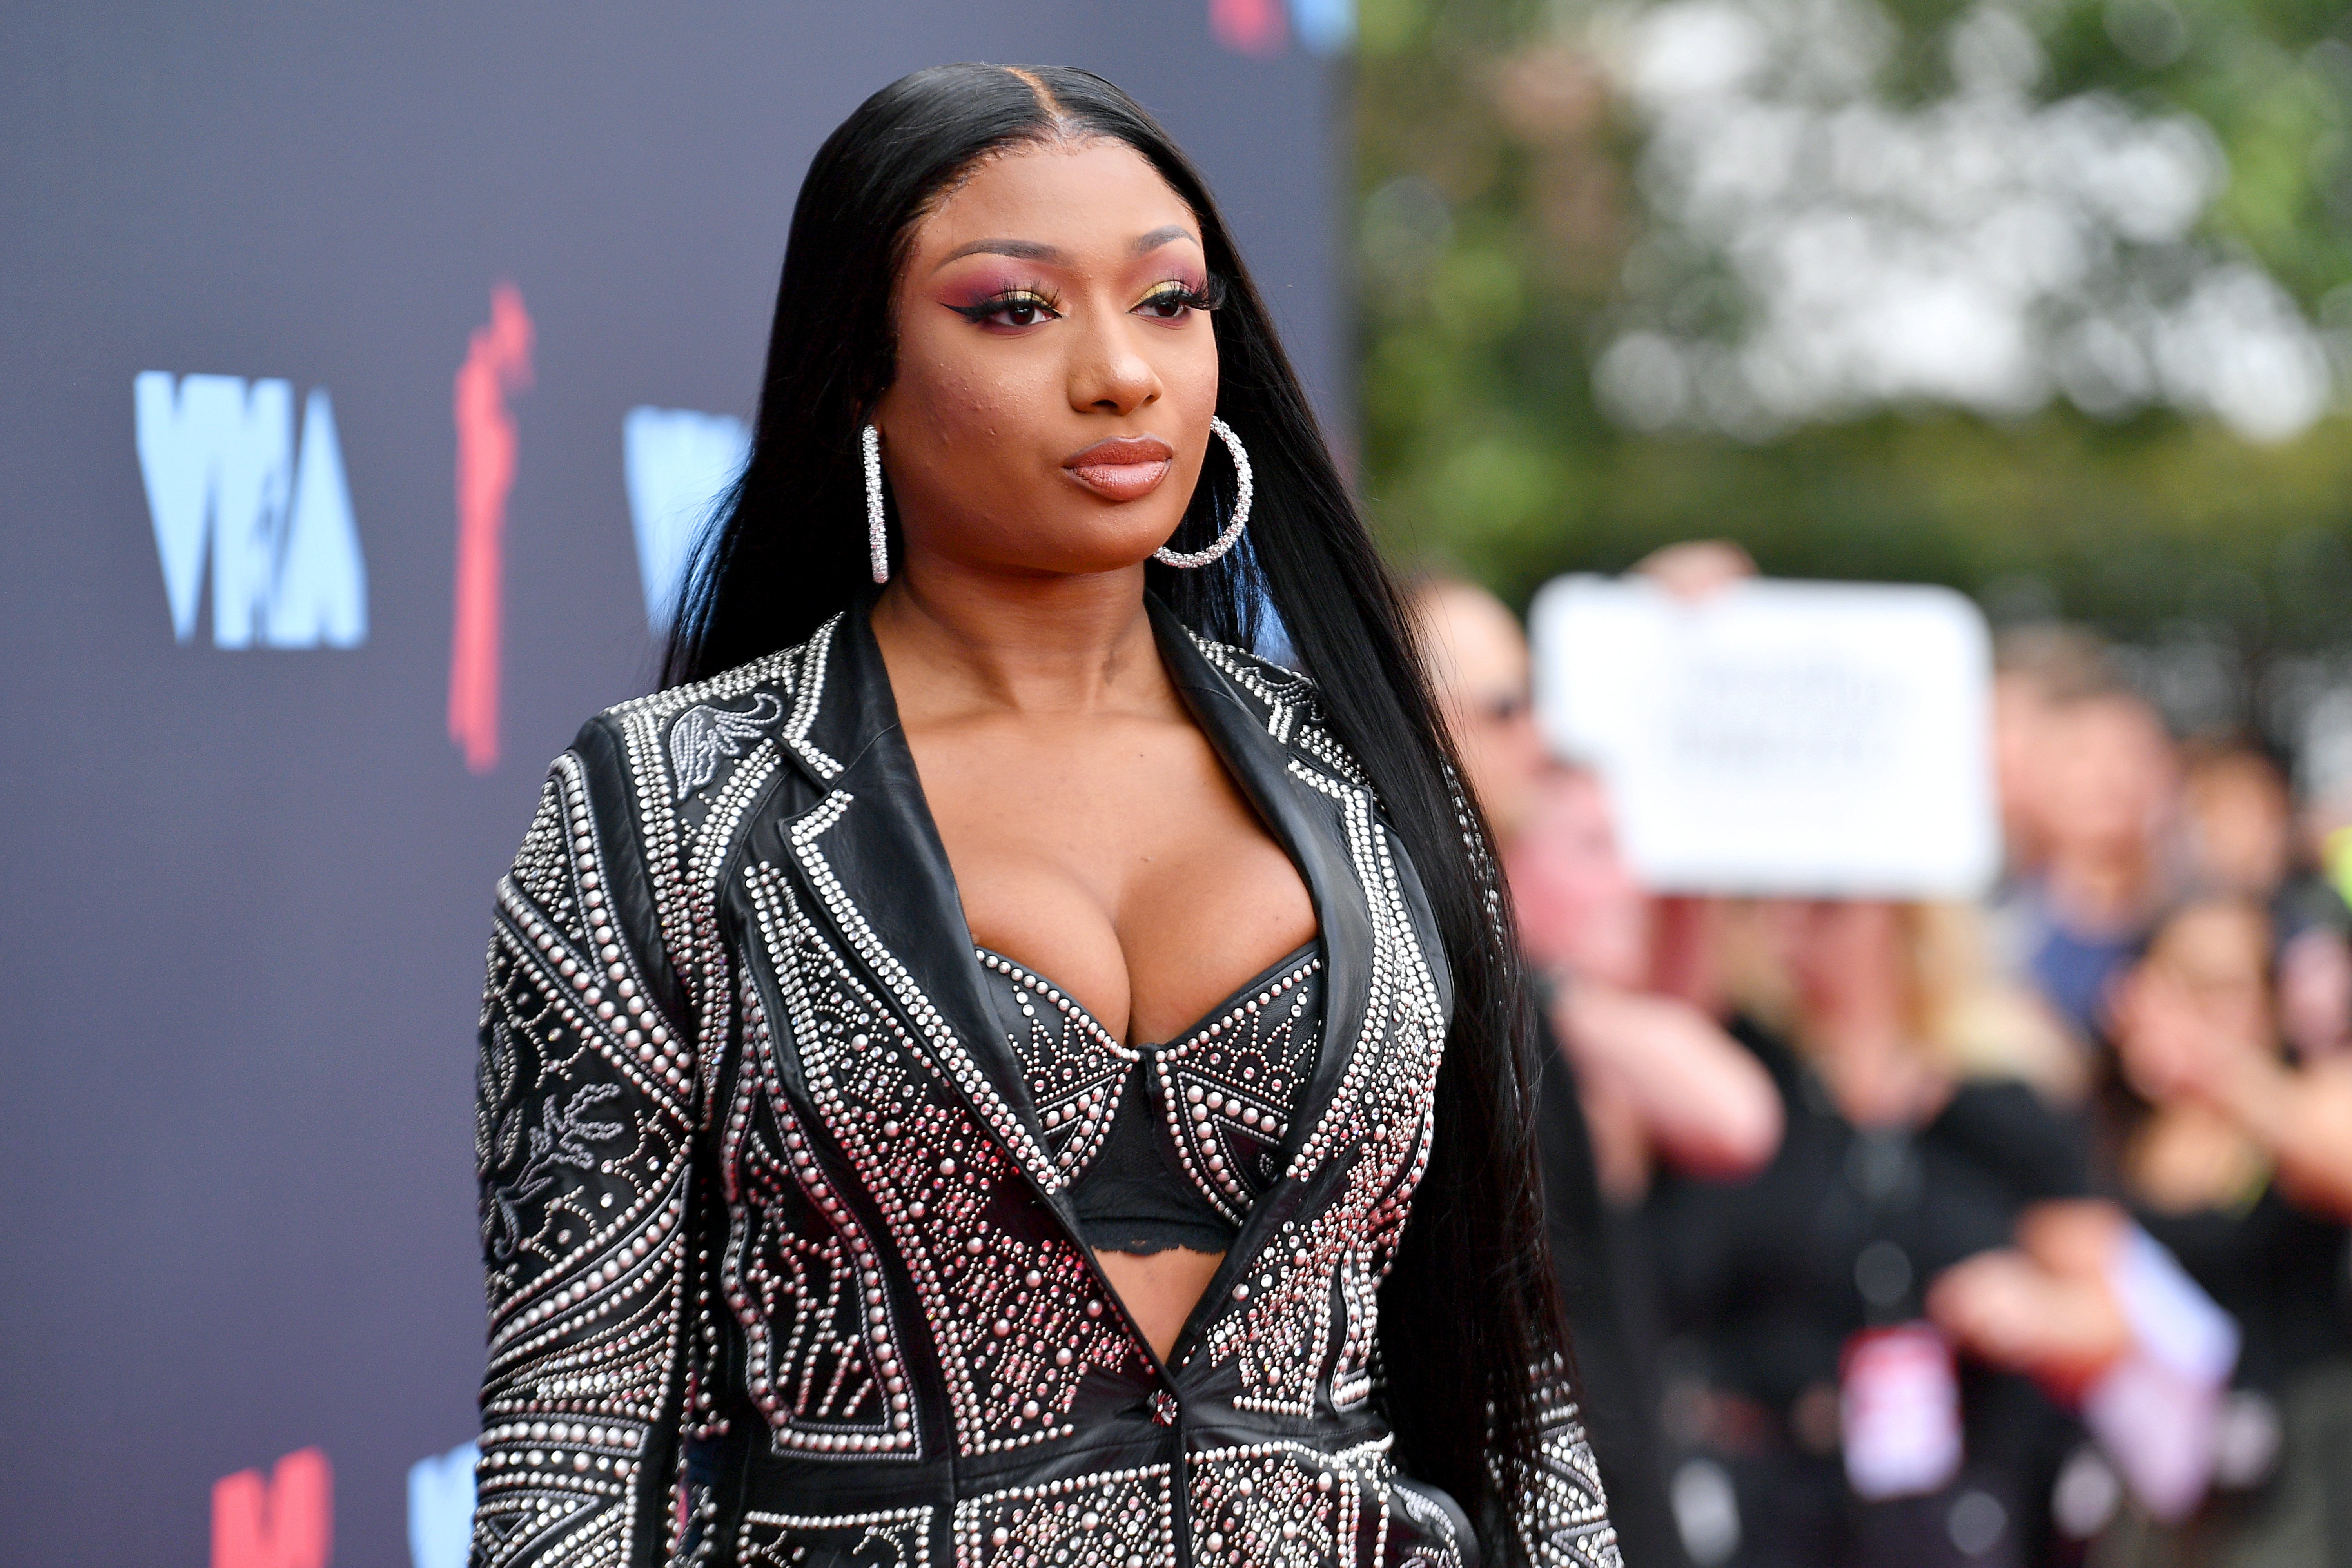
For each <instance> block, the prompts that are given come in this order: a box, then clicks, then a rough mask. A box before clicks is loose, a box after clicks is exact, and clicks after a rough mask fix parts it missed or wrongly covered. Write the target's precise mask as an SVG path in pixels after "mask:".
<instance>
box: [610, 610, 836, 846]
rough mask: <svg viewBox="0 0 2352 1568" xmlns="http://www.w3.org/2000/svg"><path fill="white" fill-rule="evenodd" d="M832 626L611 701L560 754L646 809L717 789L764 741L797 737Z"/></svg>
mask: <svg viewBox="0 0 2352 1568" xmlns="http://www.w3.org/2000/svg"><path fill="white" fill-rule="evenodd" d="M837 624H838V617H835V620H834V621H828V622H827V623H826V624H825V625H824V626H822V627H820V628H819V629H818V630H817V632H816V634H815V635H814V637H810V638H809V639H808V640H807V641H806V642H803V643H800V644H797V645H796V646H794V647H788V648H780V649H778V650H777V651H776V652H774V653H771V654H763V655H761V657H760V658H755V659H752V660H751V661H749V662H748V663H744V664H740V665H738V666H736V667H735V668H732V669H729V670H725V671H722V672H721V673H719V674H718V675H714V676H711V677H709V679H703V680H697V681H691V682H688V684H686V685H682V686H673V687H669V688H667V689H664V690H661V691H656V692H652V693H649V694H647V695H646V696H643V697H635V698H632V699H630V700H628V701H625V702H620V703H615V704H614V706H612V707H610V708H607V709H605V710H604V711H603V712H602V713H599V714H597V715H596V716H595V717H594V718H593V719H591V720H589V721H588V722H587V723H585V724H583V725H582V726H581V729H580V733H579V735H578V736H577V737H576V738H575V739H574V740H573V741H572V749H571V752H570V753H569V754H571V755H573V756H576V757H578V758H579V760H580V762H581V763H582V764H583V765H584V767H585V768H586V769H587V771H588V773H589V774H590V777H591V781H592V784H602V785H604V787H605V788H607V789H611V788H615V787H618V788H622V789H625V792H626V793H627V794H628V795H631V796H633V797H635V798H636V799H638V800H640V801H642V802H645V803H646V805H648V807H651V806H652V805H656V804H659V805H664V806H667V807H668V808H670V809H673V810H674V809H677V808H679V807H682V806H684V805H686V804H687V803H688V802H689V801H691V800H693V799H695V798H696V797H697V796H714V795H718V794H720V793H722V792H724V791H725V790H726V789H727V788H728V786H729V785H730V783H731V782H732V781H733V779H734V777H735V775H736V774H737V773H739V771H740V769H741V768H742V767H743V765H744V764H745V763H748V762H750V761H751V758H752V757H753V756H755V755H757V754H758V753H759V752H760V751H761V746H762V743H763V742H767V741H769V740H771V739H776V740H781V741H782V742H786V743H788V744H789V743H791V742H794V741H796V740H804V733H805V731H806V729H807V724H808V720H809V717H810V714H811V711H812V710H814V705H815V698H816V693H817V688H818V686H819V684H820V683H821V681H822V671H823V667H824V658H825V655H826V651H827V649H828V647H829V645H830V643H831V640H832V636H833V632H834V629H835V626H836V625H837Z"/></svg>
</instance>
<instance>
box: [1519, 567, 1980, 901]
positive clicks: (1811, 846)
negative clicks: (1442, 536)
mask: <svg viewBox="0 0 2352 1568" xmlns="http://www.w3.org/2000/svg"><path fill="white" fill-rule="evenodd" d="M1528 622H1529V626H1528V630H1529V633H1530V636H1531V637H1532V639H1533V641H1534V644H1535V650H1536V692H1537V711H1538V719H1539V721H1540V722H1541V723H1542V725H1543V729H1544V733H1545V736H1546V738H1547V739H1548V740H1549V742H1550V744H1551V746H1552V747H1553V749H1554V750H1555V751H1556V752H1559V753H1560V754H1561V755H1564V756H1569V757H1573V758H1576V759H1578V760H1580V761H1583V762H1586V763H1591V765H1592V766H1594V767H1595V768H1597V769H1598V770H1599V771H1600V772H1601V775H1602V777H1603V778H1604V779H1606V780H1607V782H1608V784H1609V787H1610V794H1611V796H1612V801H1613V804H1614V805H1615V807H1616V812H1617V818H1618V823H1619V826H1620V830H1621V832H1622V836H1623V840H1624V846H1625V851H1626V854H1627V857H1628V858H1629V859H1630V860H1631V861H1632V863H1633V867H1634V868H1635V869H1636V870H1637V871H1638V872H1639V873H1640V874H1641V876H1642V877H1643V879H1645V880H1647V881H1648V882H1649V883H1650V884H1651V885H1652V886H1653V887H1655V888H1658V889H1663V890H1671V891H1685V892H1725V893H1754V894H1793V895H1818V896H1823V897H1878V898H1903V899H1911V898H1937V899H1941V898H1970V897H1974V896H1976V895H1977V894H1979V893H1981V892H1982V891H1983V890H1984V889H1986V888H1987V887H1988V886H1989V885H1990V882H1991V880H1992V878H1993V876H1994V874H1995V872H1996V871H1997V870H1998V869H1999V867H2000V829H1999V826H1998V823H1997V817H1996V815H1995V810H1994V803H1993V794H1992V763H1991V754H1990V714H1989V705H1990V689H1991V671H1992V658H1991V643H1990V637H1989V635H1988V633H1987V631H1986V627H1985V623H1984V617H1983V616H1981V615H1980V614H1979V612H1978V610H1977V608H1976V606H1975V605H1973V604H1971V603H1970V602H1969V600H1968V599H1967V598H1966V597H1964V596H1962V595H1959V594H1957V593H1954V592H1952V591H1951V590H1949V589H1947V588H1931V587H1909V586H1891V585H1883V584H1842V583H1797V582H1775V581H1769V580H1767V581H1749V582H1744V583H1739V584H1733V585H1731V586H1729V587H1727V588H1725V589H1723V590H1721V591H1720V592H1717V593H1716V594H1713V595H1708V596H1707V597H1706V598H1705V599H1703V600H1698V601H1696V602H1694V601H1688V600H1684V599H1679V598H1676V597H1675V596H1673V595H1669V594H1668V593H1666V592H1665V591H1664V589H1662V588H1660V587H1658V586H1657V585H1656V584H1652V583H1649V582H1647V581H1643V580H1640V579H1619V578H1609V577H1593V576H1571V577H1561V578H1558V579H1555V580H1554V581H1553V582H1551V583H1549V584H1546V585H1545V587H1544V588H1543V589H1542V591H1541V592H1539V593H1538V595H1536V600H1535V604H1534V606H1533V607H1532V609H1531V610H1530V612H1529V615H1528Z"/></svg>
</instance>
